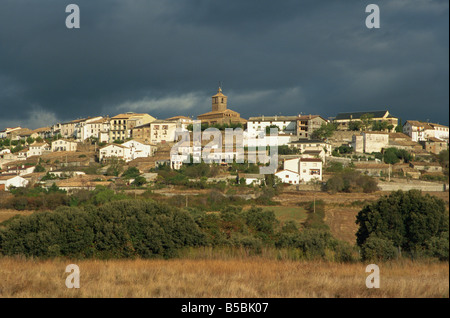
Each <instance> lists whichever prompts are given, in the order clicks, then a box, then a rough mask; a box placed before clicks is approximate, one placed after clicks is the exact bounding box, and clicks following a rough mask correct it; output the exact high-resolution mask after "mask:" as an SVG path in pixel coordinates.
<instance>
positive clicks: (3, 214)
mask: <svg viewBox="0 0 450 318" xmlns="http://www.w3.org/2000/svg"><path fill="white" fill-rule="evenodd" d="M34 212H36V211H17V210H8V209H0V223H2V222H3V221H6V220H8V219H10V218H12V217H13V216H14V215H18V214H19V215H31V214H33V213H34Z"/></svg>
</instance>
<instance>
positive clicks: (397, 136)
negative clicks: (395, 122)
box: [389, 132, 411, 140]
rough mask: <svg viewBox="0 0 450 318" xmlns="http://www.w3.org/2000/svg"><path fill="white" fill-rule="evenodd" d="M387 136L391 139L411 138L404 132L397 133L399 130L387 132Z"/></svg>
mask: <svg viewBox="0 0 450 318" xmlns="http://www.w3.org/2000/svg"><path fill="white" fill-rule="evenodd" d="M389 138H391V139H409V140H411V137H410V136H408V135H407V134H404V133H399V132H395V133H389Z"/></svg>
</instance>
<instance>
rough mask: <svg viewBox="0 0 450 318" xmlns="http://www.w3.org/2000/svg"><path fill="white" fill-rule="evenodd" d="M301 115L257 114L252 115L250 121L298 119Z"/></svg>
mask: <svg viewBox="0 0 450 318" xmlns="http://www.w3.org/2000/svg"><path fill="white" fill-rule="evenodd" d="M298 119H299V116H257V117H250V118H249V119H248V120H249V121H297V120H298Z"/></svg>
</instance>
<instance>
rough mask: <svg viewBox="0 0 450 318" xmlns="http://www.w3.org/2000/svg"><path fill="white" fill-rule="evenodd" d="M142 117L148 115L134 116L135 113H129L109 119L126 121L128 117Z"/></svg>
mask: <svg viewBox="0 0 450 318" xmlns="http://www.w3.org/2000/svg"><path fill="white" fill-rule="evenodd" d="M144 115H148V114H136V113H129V114H118V115H116V116H114V117H111V119H118V118H120V119H128V118H130V117H135V116H144Z"/></svg>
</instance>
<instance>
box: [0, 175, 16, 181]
mask: <svg viewBox="0 0 450 318" xmlns="http://www.w3.org/2000/svg"><path fill="white" fill-rule="evenodd" d="M15 177H20V176H18V175H16V174H8V175H0V180H9V179H12V178H15Z"/></svg>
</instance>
